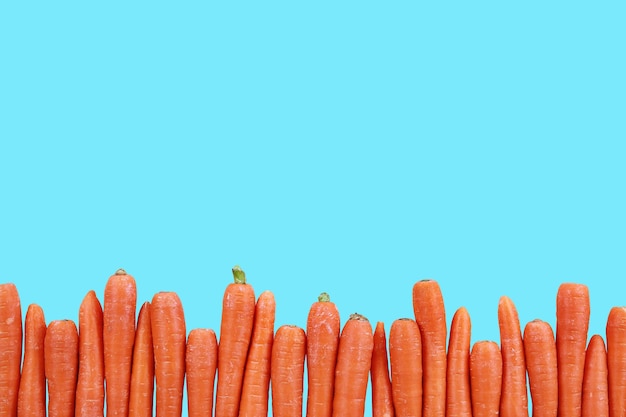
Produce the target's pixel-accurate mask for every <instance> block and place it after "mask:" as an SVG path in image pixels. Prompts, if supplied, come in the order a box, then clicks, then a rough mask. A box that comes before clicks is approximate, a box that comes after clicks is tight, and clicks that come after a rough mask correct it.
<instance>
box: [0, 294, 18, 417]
mask: <svg viewBox="0 0 626 417" xmlns="http://www.w3.org/2000/svg"><path fill="white" fill-rule="evenodd" d="M21 365H22V306H21V304H20V296H19V294H18V292H17V288H16V287H15V284H13V283H6V284H0V417H15V416H16V415H17V397H18V392H19V388H20V367H21Z"/></svg>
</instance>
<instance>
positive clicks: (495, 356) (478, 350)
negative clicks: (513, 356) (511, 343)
mask: <svg viewBox="0 0 626 417" xmlns="http://www.w3.org/2000/svg"><path fill="white" fill-rule="evenodd" d="M469 366H470V385H471V388H472V395H471V397H472V414H473V417H493V416H498V415H500V399H501V393H502V356H501V353H500V348H499V347H498V344H497V343H496V342H493V341H491V340H479V341H478V342H476V343H474V345H473V346H472V351H471V353H470V365H469Z"/></svg>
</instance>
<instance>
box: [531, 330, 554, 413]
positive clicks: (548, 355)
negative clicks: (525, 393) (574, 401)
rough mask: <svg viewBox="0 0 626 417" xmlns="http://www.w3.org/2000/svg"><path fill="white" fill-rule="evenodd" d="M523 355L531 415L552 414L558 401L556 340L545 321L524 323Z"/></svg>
mask: <svg viewBox="0 0 626 417" xmlns="http://www.w3.org/2000/svg"><path fill="white" fill-rule="evenodd" d="M524 355H525V359H526V369H527V371H528V385H530V395H531V398H532V404H533V414H532V415H533V417H556V415H557V409H558V404H559V391H558V374H557V362H556V343H555V341H554V332H553V331H552V326H550V324H549V323H547V322H545V321H543V320H539V319H535V320H532V321H530V322H528V323H526V326H525V327H524Z"/></svg>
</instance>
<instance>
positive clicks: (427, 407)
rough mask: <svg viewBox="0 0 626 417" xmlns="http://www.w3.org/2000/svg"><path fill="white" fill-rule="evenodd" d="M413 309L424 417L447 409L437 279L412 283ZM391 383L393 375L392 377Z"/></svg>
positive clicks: (438, 416) (443, 329) (442, 316)
mask: <svg viewBox="0 0 626 417" xmlns="http://www.w3.org/2000/svg"><path fill="white" fill-rule="evenodd" d="M413 311H414V313H415V320H416V322H417V324H418V326H419V329H420V332H421V336H422V367H423V372H424V382H423V383H424V398H423V406H422V410H423V411H422V413H423V415H424V417H442V416H444V415H445V413H446V366H447V358H446V339H447V337H448V333H447V328H446V311H445V307H444V303H443V296H442V294H441V288H440V287H439V284H438V283H437V281H434V280H430V279H426V280H422V281H418V282H416V283H415V284H414V285H413ZM392 384H393V378H392Z"/></svg>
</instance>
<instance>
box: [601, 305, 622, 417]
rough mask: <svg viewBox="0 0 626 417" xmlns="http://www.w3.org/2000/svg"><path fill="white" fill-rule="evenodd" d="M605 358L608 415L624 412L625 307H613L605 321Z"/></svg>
mask: <svg viewBox="0 0 626 417" xmlns="http://www.w3.org/2000/svg"><path fill="white" fill-rule="evenodd" d="M606 358H607V366H608V372H609V375H608V381H609V415H610V416H611V417H615V416H623V415H624V410H626V307H613V308H611V310H610V311H609V317H608V318H607V321H606Z"/></svg>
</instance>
